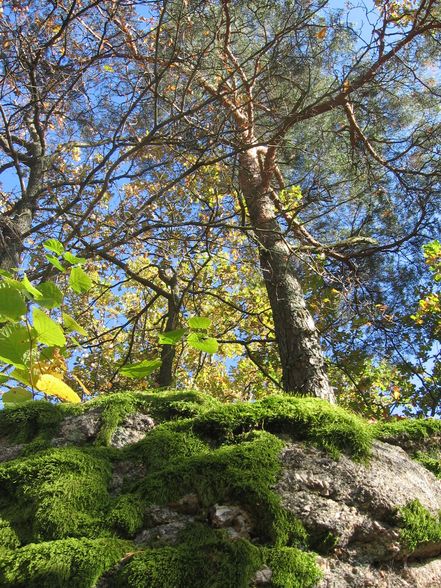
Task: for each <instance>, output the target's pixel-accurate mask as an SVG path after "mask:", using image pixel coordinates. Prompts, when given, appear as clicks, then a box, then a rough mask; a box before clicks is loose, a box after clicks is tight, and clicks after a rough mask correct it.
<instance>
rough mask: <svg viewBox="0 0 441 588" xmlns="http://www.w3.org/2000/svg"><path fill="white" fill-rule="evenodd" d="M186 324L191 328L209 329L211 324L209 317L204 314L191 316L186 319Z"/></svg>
mask: <svg viewBox="0 0 441 588" xmlns="http://www.w3.org/2000/svg"><path fill="white" fill-rule="evenodd" d="M188 324H189V325H190V327H191V328H192V329H209V328H210V326H211V319H209V318H207V317H205V316H192V317H191V318H189V319H188Z"/></svg>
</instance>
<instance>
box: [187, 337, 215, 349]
mask: <svg viewBox="0 0 441 588" xmlns="http://www.w3.org/2000/svg"><path fill="white" fill-rule="evenodd" d="M187 342H188V344H189V345H190V347H193V348H194V349H199V351H204V352H205V353H216V352H217V350H218V348H219V344H218V342H217V341H216V339H214V338H213V337H206V336H205V335H202V334H201V333H190V334H189V336H188V337H187Z"/></svg>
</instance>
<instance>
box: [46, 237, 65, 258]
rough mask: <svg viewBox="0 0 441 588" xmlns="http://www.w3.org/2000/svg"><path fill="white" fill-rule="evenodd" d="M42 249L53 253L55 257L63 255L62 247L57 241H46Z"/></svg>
mask: <svg viewBox="0 0 441 588" xmlns="http://www.w3.org/2000/svg"><path fill="white" fill-rule="evenodd" d="M43 247H44V248H45V249H49V251H53V252H54V253H56V254H57V255H63V253H64V245H63V243H61V242H60V241H58V239H48V240H47V241H45V242H44V243H43Z"/></svg>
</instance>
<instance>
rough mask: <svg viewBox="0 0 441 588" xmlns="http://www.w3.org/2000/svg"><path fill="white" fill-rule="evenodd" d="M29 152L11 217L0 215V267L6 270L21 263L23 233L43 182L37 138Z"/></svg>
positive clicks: (41, 152)
mask: <svg viewBox="0 0 441 588" xmlns="http://www.w3.org/2000/svg"><path fill="white" fill-rule="evenodd" d="M30 152H31V154H32V156H33V157H32V159H31V160H30V161H29V162H28V163H27V166H28V168H29V178H28V182H27V186H26V190H24V192H23V194H22V197H21V199H20V201H19V202H18V203H17V206H16V211H15V214H14V216H13V217H12V218H10V217H9V216H6V215H3V216H1V217H0V268H1V269H4V270H6V271H10V270H11V269H12V268H14V267H19V265H20V263H21V255H22V253H23V249H24V246H23V235H25V234H26V233H27V232H28V231H29V230H30V229H31V227H32V219H33V216H34V212H35V202H36V200H37V198H38V195H39V192H40V190H41V186H42V183H43V175H44V168H45V163H46V161H45V157H44V153H43V149H42V147H41V145H40V143H39V141H38V139H36V140H35V141H34V143H32V144H31V145H30Z"/></svg>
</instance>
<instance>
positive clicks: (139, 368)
mask: <svg viewBox="0 0 441 588" xmlns="http://www.w3.org/2000/svg"><path fill="white" fill-rule="evenodd" d="M161 363H162V362H161V360H160V359H145V360H144V361H140V362H139V363H132V364H130V365H125V366H124V367H122V368H121V369H120V371H119V373H120V374H121V375H122V376H126V377H127V378H145V377H146V376H149V375H150V374H151V373H152V372H154V371H155V370H156V369H158V368H159V367H161Z"/></svg>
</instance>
